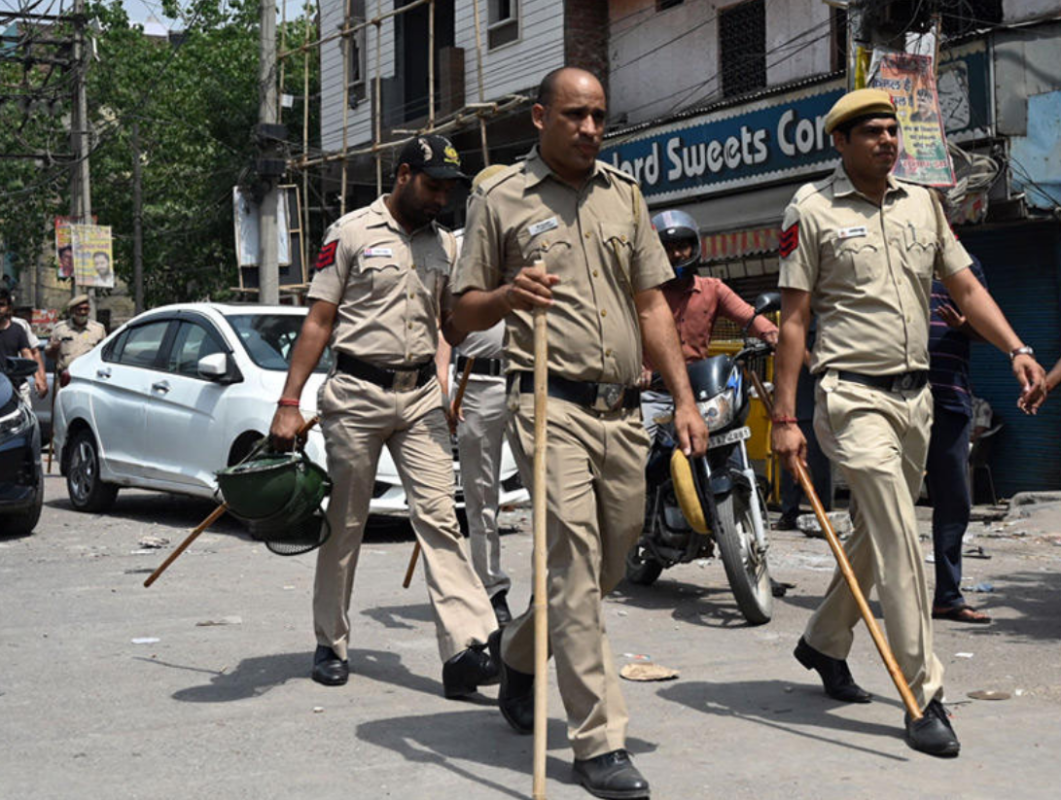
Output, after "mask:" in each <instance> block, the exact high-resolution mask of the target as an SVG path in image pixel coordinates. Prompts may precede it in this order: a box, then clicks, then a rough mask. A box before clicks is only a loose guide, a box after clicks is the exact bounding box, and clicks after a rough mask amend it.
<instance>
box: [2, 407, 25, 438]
mask: <svg viewBox="0 0 1061 800" xmlns="http://www.w3.org/2000/svg"><path fill="white" fill-rule="evenodd" d="M32 427H33V412H32V411H30V410H29V409H28V408H26V407H25V406H24V405H19V406H17V407H16V408H15V410H14V411H12V412H11V413H9V414H5V415H4V416H2V417H0V436H18V435H19V434H23V433H25V432H26V431H28V430H29V429H30V428H32Z"/></svg>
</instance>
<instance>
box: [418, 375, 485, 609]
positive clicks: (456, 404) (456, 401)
mask: <svg viewBox="0 0 1061 800" xmlns="http://www.w3.org/2000/svg"><path fill="white" fill-rule="evenodd" d="M474 363H475V358H474V357H470V358H469V359H468V360H467V361H465V362H464V372H462V373H461V380H460V384H459V385H458V386H457V394H456V395H454V397H453V407H452V409H451V410H450V416H451V417H452V418H453V419H454V420H456V419H457V412H459V411H460V408H461V401H462V400H464V391H465V390H466V389H467V388H468V378H469V377H470V376H471V374H472V364H474ZM454 424H456V423H454ZM454 432H455V431H454V430H453V428H450V433H454ZM419 558H420V540H419V539H417V540H416V544H414V545H413V554H412V555H411V556H409V566H408V567H406V568H405V579H404V580H403V581H402V588H403V589H408V588H409V584H410V583H412V582H413V573H414V572H416V562H417V561H418V560H419Z"/></svg>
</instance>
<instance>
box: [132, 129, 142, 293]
mask: <svg viewBox="0 0 1061 800" xmlns="http://www.w3.org/2000/svg"><path fill="white" fill-rule="evenodd" d="M140 181H141V177H140V121H139V120H137V121H135V122H133V300H134V302H135V303H136V313H137V314H139V313H140V312H141V311H143V310H144V228H143V223H144V202H143V194H142V190H141V186H140Z"/></svg>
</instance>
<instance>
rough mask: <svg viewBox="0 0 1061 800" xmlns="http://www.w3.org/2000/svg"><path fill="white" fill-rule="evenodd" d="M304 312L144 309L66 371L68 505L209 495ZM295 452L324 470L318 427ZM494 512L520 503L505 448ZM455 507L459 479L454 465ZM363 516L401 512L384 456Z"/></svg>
mask: <svg viewBox="0 0 1061 800" xmlns="http://www.w3.org/2000/svg"><path fill="white" fill-rule="evenodd" d="M305 315H306V309H305V308H300V307H296V306H260V305H225V304H220V303H186V304H180V305H172V306H164V307H162V308H156V309H153V310H152V311H147V312H145V313H143V314H141V315H140V316H138V317H136V318H135V319H133V320H131V321H129V322H128V323H126V324H125V325H123V326H122V327H121V328H119V329H118V330H116V331H115V332H114V333H112V334H111V335H110V336H109V337H107V339H105V340H104V341H103V342H102V343H101V344H100V345H99V346H98V347H96V348H95V349H94V350H93V351H92V352H90V353H88V354H86V355H84V356H82V357H81V358H79V359H77V361H75V362H74V363H73V364H72V365H71V366H70V384H69V385H68V386H66V387H64V388H63V389H62V390H61V391H60V392H59V395H58V397H57V398H56V401H57V402H56V409H55V417H56V418H55V447H56V452H57V453H59V454H60V467H61V470H62V473H63V475H65V476H66V483H67V490H68V492H69V495H70V501H71V502H72V503H73V505H74V507H75V508H77V509H79V510H82V511H94V512H100V511H105V510H106V509H107V508H108V507H109V506H110V505H111V504H112V503H113V502H114V499H115V496H116V495H117V493H118V490H119V488H120V487H122V486H134V487H138V488H142V489H156V490H161V491H167V492H178V493H182V494H190V495H198V496H201V497H212V496H214V493H215V490H216V488H217V482H216V479H215V477H214V473H215V472H216V471H217V470H219V469H221V468H223V467H225V466H229V465H232V464H235V463H236V462H238V461H240V460H241V459H242V458H243V457H244V456H246V455H247V453H248V452H249V451H250V450H251V448H252V447H253V446H254V444H255V442H257V441H258V440H259V439H260V438H261V437H262V436H264V435H265V434H266V433H267V432H268V430H269V424H270V421H271V420H272V418H273V412H274V411H275V410H276V399H277V398H278V397H279V396H280V392H281V390H282V388H283V384H284V379H285V377H286V374H287V367H288V359H289V358H290V355H291V351H292V349H293V347H294V343H295V339H296V338H297V337H298V333H299V330H300V329H301V327H302V319H303V317H304V316H305ZM330 365H331V356H330V353H328V352H326V353H325V355H324V357H323V358H322V359H321V363H320V364H319V365H318V366H317V369H316V370H315V371H314V373H313V374H312V375H311V376H310V378H309V380H308V381H307V382H306V387H305V389H304V391H303V393H302V404H303V405H302V409H301V410H302V414H303V416H305V417H307V418H308V417H310V416H312V415H313V414H314V413H316V406H317V389H318V388H319V387H320V385H321V383H322V382H323V381H324V379H325V377H326V375H327V372H328V370H329V368H330ZM306 452H307V453H308V454H309V456H310V457H311V458H312V459H313V460H314V461H316V462H318V463H319V464H321V465H324V464H325V457H324V440H323V437H322V435H321V432H320V429H319V427H317V428H314V429H313V430H312V431H311V432H310V435H309V439H308V442H307V443H306ZM501 477H502V487H503V488H502V492H501V504H502V505H510V504H514V503H519V502H524V501H525V499H526V496H527V493H526V491H525V490H524V489H523V488H522V486H521V484H520V482H519V477H518V474H517V471H516V467H515V462H514V461H513V459H512V455H511V453H510V452H509V450H508V447H507V444H506V446H505V449H504V454H503V457H502V472H501ZM454 478H455V484H456V486H457V501H458V505H459V506H461V505H463V494H462V492H461V491H460V485H461V483H460V470H459V466H458V464H457V462H456V461H454ZM370 512H371V513H373V514H385V515H396V516H404V515H407V514H408V513H409V508H408V503H407V500H406V497H405V492H404V491H403V490H402V487H401V481H400V479H399V477H398V473H397V470H396V469H395V467H394V463H393V461H392V460H391V458H390V454H389V453H388V452H387V450H386V448H384V450H383V453H382V455H381V457H380V461H379V467H378V468H377V472H376V482H375V485H374V486H373V490H372V502H371V504H370Z"/></svg>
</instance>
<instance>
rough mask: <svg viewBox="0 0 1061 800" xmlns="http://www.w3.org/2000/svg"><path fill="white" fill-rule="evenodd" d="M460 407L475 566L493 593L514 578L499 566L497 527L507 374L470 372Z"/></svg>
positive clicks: (460, 442) (464, 479) (461, 448)
mask: <svg viewBox="0 0 1061 800" xmlns="http://www.w3.org/2000/svg"><path fill="white" fill-rule="evenodd" d="M454 394H456V390H454ZM461 410H462V412H463V414H464V420H463V421H462V422H460V424H459V425H458V426H457V451H458V454H459V456H460V464H461V481H462V482H463V484H464V510H465V513H466V514H467V516H468V542H469V544H470V545H471V551H472V566H474V567H475V573H476V574H477V575H478V576H479V580H481V581H482V582H483V586H484V587H485V588H486V593H487V594H488V595H490V597H493V596H494V595H495V594H497V593H498V592H507V591H508V589H509V587H510V586H512V580H511V579H510V578H509V577H508V575H507V574H506V573H505V571H504V570H503V569H502V568H501V537H500V536H499V535H498V531H497V502H498V497H499V496H500V490H501V486H500V481H501V445H502V443H503V442H504V440H505V418H506V416H507V415H506V412H505V379H504V378H501V377H496V378H495V377H489V376H481V375H471V376H469V378H468V386H467V388H466V389H465V391H464V399H463V400H462V401H461Z"/></svg>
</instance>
